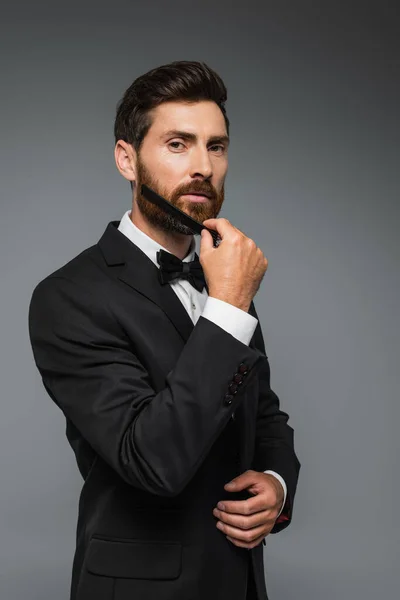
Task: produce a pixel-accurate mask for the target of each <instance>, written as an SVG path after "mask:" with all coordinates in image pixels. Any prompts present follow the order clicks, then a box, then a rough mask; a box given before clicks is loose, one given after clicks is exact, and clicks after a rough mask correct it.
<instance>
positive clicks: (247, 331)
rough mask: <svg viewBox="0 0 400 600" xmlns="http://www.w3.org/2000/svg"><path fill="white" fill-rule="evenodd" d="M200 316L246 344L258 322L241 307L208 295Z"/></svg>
mask: <svg viewBox="0 0 400 600" xmlns="http://www.w3.org/2000/svg"><path fill="white" fill-rule="evenodd" d="M201 316H202V317H205V318H206V319H208V320H209V321H212V322H213V323H215V324H216V325H218V326H219V327H221V329H225V331H227V332H228V333H230V334H231V335H233V337H234V338H236V339H237V340H239V342H242V343H243V344H246V346H248V345H249V344H250V340H251V338H252V337H253V334H254V332H255V330H256V327H257V323H258V319H256V318H255V317H253V316H252V315H249V313H247V312H246V311H244V310H242V309H241V308H238V307H237V306H233V304H229V302H224V301H223V300H220V299H219V298H213V297H212V296H208V298H207V300H206V303H205V305H204V310H203V312H202V313H201Z"/></svg>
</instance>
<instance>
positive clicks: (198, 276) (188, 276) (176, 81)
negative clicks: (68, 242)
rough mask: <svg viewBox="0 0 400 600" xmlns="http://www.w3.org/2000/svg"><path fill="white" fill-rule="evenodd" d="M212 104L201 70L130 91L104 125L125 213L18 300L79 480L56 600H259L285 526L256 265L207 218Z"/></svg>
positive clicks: (217, 90) (289, 493)
mask: <svg viewBox="0 0 400 600" xmlns="http://www.w3.org/2000/svg"><path fill="white" fill-rule="evenodd" d="M225 101H226V88H225V86H224V84H223V82H222V80H221V79H220V77H219V76H218V75H217V74H216V73H215V72H214V71H213V70H211V69H210V68H209V67H208V66H207V65H205V64H204V63H197V62H189V61H181V62H175V63H172V64H170V65H164V66H162V67H159V68H157V69H153V70H152V71H150V72H149V73H146V74H145V75H143V76H141V77H139V78H138V79H137V80H136V81H134V82H133V84H132V85H131V86H130V87H129V88H128V89H127V90H126V92H125V94H124V96H123V98H122V100H121V102H120V103H119V106H118V110H117V115H116V120H115V129H114V133H115V161H116V166H117V168H118V171H119V172H120V173H121V175H122V176H123V177H125V178H126V179H127V180H128V181H130V183H131V188H132V190H133V194H132V210H131V211H127V212H126V213H125V215H124V216H123V217H122V219H121V221H120V222H118V221H113V222H111V223H109V225H108V227H107V228H106V230H105V233H104V234H103V236H102V237H101V239H100V241H99V242H98V243H97V244H96V245H94V246H92V247H91V248H88V249H87V250H85V251H84V252H82V253H81V254H79V255H78V256H77V257H75V258H74V259H73V260H71V261H70V262H69V263H68V264H66V265H64V266H63V267H61V268H60V269H58V270H57V271H56V272H55V273H53V274H51V275H49V276H48V277H46V278H45V279H44V280H43V281H41V282H40V283H39V285H38V286H37V287H36V289H35V290H34V293H33V297H32V301H31V306H30V315H29V324H30V335H31V341H32V347H33V352H34V357H35V361H36V364H37V367H38V369H39V371H40V373H41V375H42V378H43V383H44V386H45V388H46V390H47V392H48V393H49V395H50V396H51V398H52V399H53V400H54V402H55V403H56V404H57V405H58V406H59V407H60V409H61V410H62V411H63V413H64V414H65V417H66V422H67V431H66V433H67V438H68V440H69V443H70V444H71V446H72V448H73V450H74V452H75V455H76V459H77V463H78V467H79V469H80V472H81V474H82V476H83V478H84V480H85V481H84V485H83V488H82V492H81V496H80V501H79V518H78V525H77V540H76V552H75V557H74V564H73V572H72V584H71V596H70V598H71V600H94V599H95V600H128V599H129V600H130V599H132V598H135V599H137V600H155V599H157V600H172V599H173V600H204V599H205V598H207V599H208V600H219V599H229V600H244V599H245V598H247V599H248V600H250V599H253V600H254V599H256V598H257V599H258V600H261V599H265V598H267V593H266V586H265V580H264V567H263V550H262V544H261V542H263V541H264V538H265V536H266V535H268V534H269V533H277V532H279V531H281V530H282V529H283V528H285V527H287V526H288V524H289V523H290V521H291V517H292V511H293V501H294V495H295V491H296V485H297V478H298V474H299V469H300V463H299V461H298V459H297V457H296V454H295V451H294V446H293V429H292V428H291V427H290V426H289V425H288V423H287V421H288V415H287V413H285V412H283V411H281V410H280V408H279V399H278V397H277V396H276V395H275V393H274V392H273V391H272V390H271V388H270V370H269V363H268V358H267V356H266V354H265V347H264V341H263V336H262V332H261V328H260V324H259V322H258V319H257V314H256V310H255V307H254V303H253V298H254V296H255V294H256V292H257V290H258V288H259V286H260V283H261V280H262V278H263V276H264V274H265V272H266V269H267V260H266V258H265V257H264V255H263V253H262V252H261V250H260V249H259V248H257V246H256V245H255V243H254V242H253V241H252V240H250V239H249V238H247V237H246V236H245V235H244V234H243V233H242V232H241V231H240V230H239V229H237V228H236V227H234V226H233V225H232V224H231V223H230V222H229V221H228V220H226V219H221V218H220V219H217V218H216V217H217V215H218V214H219V211H220V209H221V206H222V203H223V201H224V181H225V177H226V174H227V168H228V144H229V121H228V118H227V116H226V111H225V107H224V103H225ZM142 183H146V184H147V185H149V186H150V187H151V188H153V189H154V190H155V191H157V192H158V193H160V194H162V195H163V196H164V197H166V198H167V199H168V200H169V201H170V202H171V203H172V204H174V205H176V206H178V207H179V208H181V209H182V210H183V211H185V212H186V213H187V214H189V215H191V216H193V217H194V218H196V219H197V220H199V221H201V222H203V223H204V224H206V225H207V227H209V228H210V229H214V230H216V231H217V232H218V233H219V235H220V237H221V239H222V242H221V243H220V245H219V246H217V247H214V246H213V242H212V237H211V235H210V233H209V232H207V231H203V233H202V236H201V242H200V243H201V246H200V261H199V257H198V256H197V254H196V253H195V240H194V237H193V235H192V232H191V231H190V230H189V229H188V228H187V227H186V226H183V225H182V224H181V223H180V222H179V221H177V220H176V219H173V218H171V217H170V216H168V215H166V214H165V213H164V212H163V211H162V210H161V209H159V208H158V207H155V206H154V205H152V204H151V203H150V202H148V201H147V200H146V199H145V198H144V197H143V196H142V195H141V184H142ZM133 184H134V185H133ZM264 543H265V542H264Z"/></svg>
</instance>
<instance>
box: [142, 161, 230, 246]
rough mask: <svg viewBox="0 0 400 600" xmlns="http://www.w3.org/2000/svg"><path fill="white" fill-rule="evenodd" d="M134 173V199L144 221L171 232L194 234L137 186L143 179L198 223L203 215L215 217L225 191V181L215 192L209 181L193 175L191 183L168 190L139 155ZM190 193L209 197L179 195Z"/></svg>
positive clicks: (203, 217)
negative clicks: (199, 199) (203, 199)
mask: <svg viewBox="0 0 400 600" xmlns="http://www.w3.org/2000/svg"><path fill="white" fill-rule="evenodd" d="M136 175H137V179H136V184H135V187H136V202H137V204H138V207H139V210H140V212H141V213H142V215H143V216H144V217H145V218H146V219H147V221H148V222H149V223H151V225H153V227H156V228H157V229H161V230H163V231H170V232H173V233H183V234H184V235H193V231H192V230H191V229H190V228H189V227H187V226H186V225H183V223H181V222H180V221H178V219H176V218H175V217H172V216H171V215H168V214H167V213H165V212H164V211H163V210H162V209H161V208H159V207H158V206H156V205H155V204H153V203H152V202H149V201H148V200H146V198H144V196H142V194H141V193H140V190H141V189H142V184H143V183H144V184H145V185H147V186H148V187H150V188H152V189H153V190H154V191H155V192H157V194H159V195H160V196H163V197H164V198H165V199H166V200H168V201H169V202H170V203H171V204H173V206H176V207H177V208H179V209H180V210H182V211H183V212H185V213H186V214H188V215H189V216H190V217H192V218H193V219H196V221H199V222H200V223H202V222H203V221H205V220H206V219H215V218H216V217H217V215H218V214H219V212H220V210H221V207H222V204H223V201H224V195H225V192H224V185H223V186H222V188H221V191H220V192H219V193H218V192H217V191H216V189H215V188H214V187H213V186H212V184H211V183H210V182H209V181H205V180H201V179H194V180H193V181H192V182H191V183H188V184H185V185H181V186H179V187H177V188H176V189H174V190H173V191H172V192H168V191H167V189H165V188H164V187H163V186H162V185H161V184H160V183H159V182H158V181H157V179H156V178H155V177H154V176H153V175H152V174H151V173H150V172H149V171H148V169H147V167H146V166H145V165H144V164H143V162H142V161H141V159H140V157H139V156H138V158H137V173H136ZM190 193H198V194H200V193H203V194H207V195H208V196H209V199H208V200H207V202H191V201H190V200H185V199H182V198H181V196H182V195H183V194H190Z"/></svg>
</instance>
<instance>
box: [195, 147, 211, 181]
mask: <svg viewBox="0 0 400 600" xmlns="http://www.w3.org/2000/svg"><path fill="white" fill-rule="evenodd" d="M212 174H213V170H212V164H211V160H210V155H209V152H208V149H207V148H200V147H197V148H196V149H193V153H192V160H191V164H190V176H191V177H198V176H201V177H203V178H204V179H210V177H211V176H212Z"/></svg>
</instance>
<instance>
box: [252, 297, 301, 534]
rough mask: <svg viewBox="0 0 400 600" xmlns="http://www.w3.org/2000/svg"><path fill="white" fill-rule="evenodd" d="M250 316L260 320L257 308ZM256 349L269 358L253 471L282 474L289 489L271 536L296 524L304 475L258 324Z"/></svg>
mask: <svg viewBox="0 0 400 600" xmlns="http://www.w3.org/2000/svg"><path fill="white" fill-rule="evenodd" d="M249 312H250V313H251V314H252V315H253V316H255V317H256V318H257V319H258V316H257V313H256V310H255V307H254V304H253V303H252V305H251V307H250V310H249ZM253 339H254V344H253V345H254V346H255V348H256V349H258V350H259V351H260V352H262V353H263V355H264V356H265V357H266V358H265V360H264V361H263V363H262V365H261V368H260V369H259V372H258V378H259V401H258V413H257V421H256V440H255V452H254V459H253V464H252V468H253V469H254V470H255V471H266V470H271V471H275V472H276V473H279V475H281V477H283V479H284V480H285V483H286V487H287V496H286V502H285V505H284V507H283V510H282V512H281V514H280V516H279V518H278V519H277V521H276V522H275V525H274V527H273V529H272V530H271V533H278V532H279V531H282V530H283V529H285V528H286V527H287V526H288V525H289V524H290V522H291V520H292V514H293V504H294V497H295V493H296V487H297V481H298V477H299V471H300V467H301V465H300V462H299V460H298V458H297V456H296V453H295V450H294V432H293V429H292V427H290V425H288V420H289V415H288V414H287V413H285V412H283V411H282V410H280V401H279V398H278V396H277V395H276V394H275V392H274V391H273V390H272V389H271V386H270V367H269V362H268V357H267V356H266V353H265V344H264V338H263V335H262V331H261V326H260V321H258V324H257V327H256V330H255V332H254V338H253Z"/></svg>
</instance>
